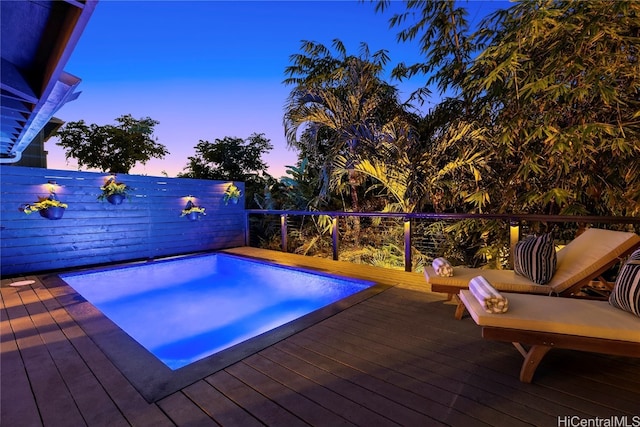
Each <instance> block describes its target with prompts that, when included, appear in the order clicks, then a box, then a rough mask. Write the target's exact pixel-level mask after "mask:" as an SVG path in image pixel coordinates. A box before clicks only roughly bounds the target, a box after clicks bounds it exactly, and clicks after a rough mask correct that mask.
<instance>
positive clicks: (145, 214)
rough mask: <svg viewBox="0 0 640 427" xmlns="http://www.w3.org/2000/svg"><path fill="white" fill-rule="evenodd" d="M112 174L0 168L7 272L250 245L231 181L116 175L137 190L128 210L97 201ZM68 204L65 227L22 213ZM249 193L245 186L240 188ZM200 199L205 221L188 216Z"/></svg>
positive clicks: (2, 263)
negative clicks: (229, 191) (42, 201)
mask: <svg viewBox="0 0 640 427" xmlns="http://www.w3.org/2000/svg"><path fill="white" fill-rule="evenodd" d="M108 177H109V174H106V173H93V172H76V171H62V170H52V169H41V168H28V167H16V166H1V167H0V190H1V200H0V205H1V208H0V230H1V231H0V233H1V234H0V236H1V238H2V243H1V247H0V249H1V253H0V267H1V274H2V276H15V275H22V274H27V273H34V272H43V271H50V270H57V269H66V268H70V267H79V266H89V265H100V264H108V263H113V262H120V261H128V260H141V259H148V258H155V257H161V256H169V255H177V254H185V253H192V252H199V251H206V250H215V249H221V248H229V247H236V246H243V245H244V244H245V236H246V221H245V211H244V197H242V198H241V199H240V201H239V203H238V204H229V205H225V203H224V200H223V194H224V191H225V189H226V188H227V186H228V185H229V182H224V181H211V180H196V179H186V178H164V177H151V176H140V175H124V174H119V175H118V176H117V181H118V182H123V183H125V184H127V185H128V186H130V187H132V190H131V191H130V192H129V196H130V197H129V198H128V199H127V200H125V201H124V202H123V203H122V204H121V205H112V204H110V203H108V202H106V201H100V200H98V199H97V198H98V196H99V195H100V194H101V190H100V187H101V186H102V185H103V184H104V183H105V180H106V179H107V178H108ZM50 181H51V182H55V185H54V188H55V192H56V195H57V198H58V199H59V200H60V201H61V202H63V203H66V204H67V205H68V208H67V209H66V210H65V212H64V216H63V217H62V218H61V219H59V220H49V219H46V218H43V217H41V216H40V215H39V214H38V212H34V213H31V214H29V215H27V214H25V213H23V212H21V211H20V210H19V208H20V206H21V205H23V204H26V203H34V202H36V201H38V199H39V198H42V197H47V196H48V195H49V191H50V187H51V184H49V182H50ZM235 184H236V185H237V186H238V187H239V188H240V189H241V191H242V192H243V193H244V183H235ZM187 196H193V201H194V203H195V204H197V205H198V206H203V207H205V208H206V215H205V216H200V218H199V219H198V220H196V221H190V220H189V219H188V218H187V217H181V216H180V214H181V211H182V209H183V208H184V207H185V205H186V203H187Z"/></svg>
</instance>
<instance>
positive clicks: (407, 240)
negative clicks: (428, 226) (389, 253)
mask: <svg viewBox="0 0 640 427" xmlns="http://www.w3.org/2000/svg"><path fill="white" fill-rule="evenodd" d="M404 271H408V272H411V271H413V260H412V259H411V219H410V218H405V219H404Z"/></svg>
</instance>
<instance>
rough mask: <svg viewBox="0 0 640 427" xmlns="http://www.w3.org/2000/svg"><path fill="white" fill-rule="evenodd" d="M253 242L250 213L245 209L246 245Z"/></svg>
mask: <svg viewBox="0 0 640 427" xmlns="http://www.w3.org/2000/svg"><path fill="white" fill-rule="evenodd" d="M249 242H251V231H250V230H249V213H248V212H247V211H246V210H245V211H244V245H245V246H249Z"/></svg>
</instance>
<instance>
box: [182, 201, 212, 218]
mask: <svg viewBox="0 0 640 427" xmlns="http://www.w3.org/2000/svg"><path fill="white" fill-rule="evenodd" d="M198 215H206V212H205V208H203V207H202V206H196V205H195V204H193V202H192V201H191V200H189V201H188V202H187V206H185V208H184V209H182V213H181V214H180V216H189V217H190V218H193V217H197V216H198Z"/></svg>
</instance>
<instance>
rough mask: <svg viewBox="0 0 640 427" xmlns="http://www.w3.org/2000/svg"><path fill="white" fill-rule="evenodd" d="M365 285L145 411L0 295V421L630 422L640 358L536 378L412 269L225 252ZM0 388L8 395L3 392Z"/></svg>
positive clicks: (35, 311)
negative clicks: (357, 294)
mask: <svg viewBox="0 0 640 427" xmlns="http://www.w3.org/2000/svg"><path fill="white" fill-rule="evenodd" d="M228 252H230V253H235V254H241V255H246V256H252V257H259V258H265V259H271V260H275V261H278V262H281V263H283V264H286V265H292V266H303V267H308V268H317V269H321V270H324V271H330V272H332V273H334V274H339V275H345V276H349V277H355V278H359V279H366V280H374V281H378V282H380V283H384V284H387V285H391V286H392V287H390V288H389V289H387V290H385V291H383V292H381V293H380V294H378V295H375V296H373V297H371V298H369V299H367V300H365V301H362V302H360V303H358V304H356V305H354V306H352V307H350V308H348V309H346V310H344V311H342V312H340V313H338V314H335V315H333V316H332V317H330V318H327V319H325V320H323V321H321V322H319V323H317V324H315V325H313V326H311V327H309V328H307V329H304V330H302V331H300V332H298V333H296V334H294V335H292V336H290V337H288V338H285V339H283V340H282V341H280V342H278V343H276V344H273V345H271V346H269V347H267V348H265V349H263V350H259V351H258V352H257V353H255V354H253V355H250V356H248V357H246V358H245V359H243V360H241V361H240V362H237V363H234V364H232V365H231V366H228V367H227V368H225V369H222V370H220V371H218V372H215V373H213V374H211V375H209V376H207V377H206V378H204V379H202V380H199V381H196V382H194V383H193V384H191V385H188V386H186V387H184V388H183V389H182V390H180V391H177V392H175V393H173V394H170V395H169V396H167V397H165V398H163V399H160V400H159V401H157V402H155V403H148V402H147V401H146V400H145V399H144V398H143V397H142V396H141V395H140V393H138V391H137V390H136V389H135V388H134V387H133V386H132V384H131V383H129V381H128V380H127V379H126V377H125V376H124V375H123V374H122V373H121V372H120V371H119V370H118V368H117V367H116V366H115V365H114V364H113V363H112V362H111V361H110V360H109V357H108V356H107V355H106V354H105V353H104V352H103V351H102V350H101V349H100V347H98V345H96V343H95V342H94V340H93V339H92V338H91V334H92V333H98V332H99V331H100V327H101V324H102V323H101V322H104V320H100V319H96V322H95V324H92V325H91V328H90V330H89V331H85V330H84V329H83V328H82V327H81V326H80V325H79V324H77V323H76V322H75V321H74V318H73V317H72V316H71V315H70V314H69V313H68V312H67V310H66V309H65V305H66V304H72V303H73V300H72V296H71V295H65V294H64V290H62V289H59V288H55V289H52V288H49V287H47V277H46V276H37V277H29V279H33V280H36V284H35V285H33V286H27V287H22V288H13V287H9V286H8V284H9V283H10V282H11V281H17V280H21V279H24V278H15V279H3V280H2V287H1V288H0V290H1V296H2V299H1V311H2V313H1V317H0V325H1V334H2V336H1V347H0V358H1V360H0V362H1V368H2V375H1V378H0V380H1V384H0V386H1V388H2V389H1V393H0V399H1V405H0V406H1V413H0V423H1V424H2V425H19V426H20V427H22V426H41V425H46V426H54V427H56V426H61V427H66V426H82V425H87V426H102V425H105V426H106V425H109V426H117V425H136V426H154V427H155V426H164V425H166V426H174V425H177V426H205V425H212V426H215V425H230V426H243V427H244V426H248V427H251V426H254V425H255V426H258V425H273V426H282V425H286V426H297V425H300V426H303V425H314V426H322V425H327V426H337V425H345V426H349V425H356V426H371V425H376V426H393V425H408V426H412V425H416V426H423V425H430V426H431V425H452V426H456V425H460V426H485V425H510V426H525V425H535V426H547V425H548V426H556V425H557V419H558V416H565V415H566V416H574V415H575V416H578V417H583V418H589V417H602V418H607V417H611V416H622V415H627V416H633V415H640V408H639V407H638V404H637V402H639V401H640V360H638V359H631V358H626V357H619V356H607V355H600V354H592V353H584V352H576V351H569V350H553V351H552V352H550V353H549V354H548V355H547V357H546V358H545V360H544V361H543V363H542V364H541V366H540V367H539V369H538V371H537V373H536V376H535V377H534V382H533V383H532V384H524V383H521V382H520V381H519V380H518V373H519V369H520V365H521V361H522V359H521V357H520V355H519V354H518V352H517V351H516V350H515V349H514V348H513V347H512V346H511V345H510V344H507V343H499V342H491V341H486V340H483V339H482V338H481V337H480V329H479V328H478V327H477V326H476V325H475V323H474V322H473V321H472V320H471V319H469V318H465V319H463V320H461V321H457V320H455V319H454V318H453V312H454V309H455V307H454V306H453V305H452V304H450V303H447V302H445V298H444V295H440V294H433V293H431V292H430V289H429V287H428V285H427V284H426V283H425V281H424V279H423V277H422V275H420V274H418V273H406V272H403V271H393V270H387V269H382V268H376V267H369V266H360V265H353V264H348V263H343V262H334V261H331V260H326V259H318V258H311V257H302V256H298V255H293V254H285V253H282V252H276V251H266V250H260V249H255V248H236V249H233V250H230V251H228ZM7 390H10V391H7Z"/></svg>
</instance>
